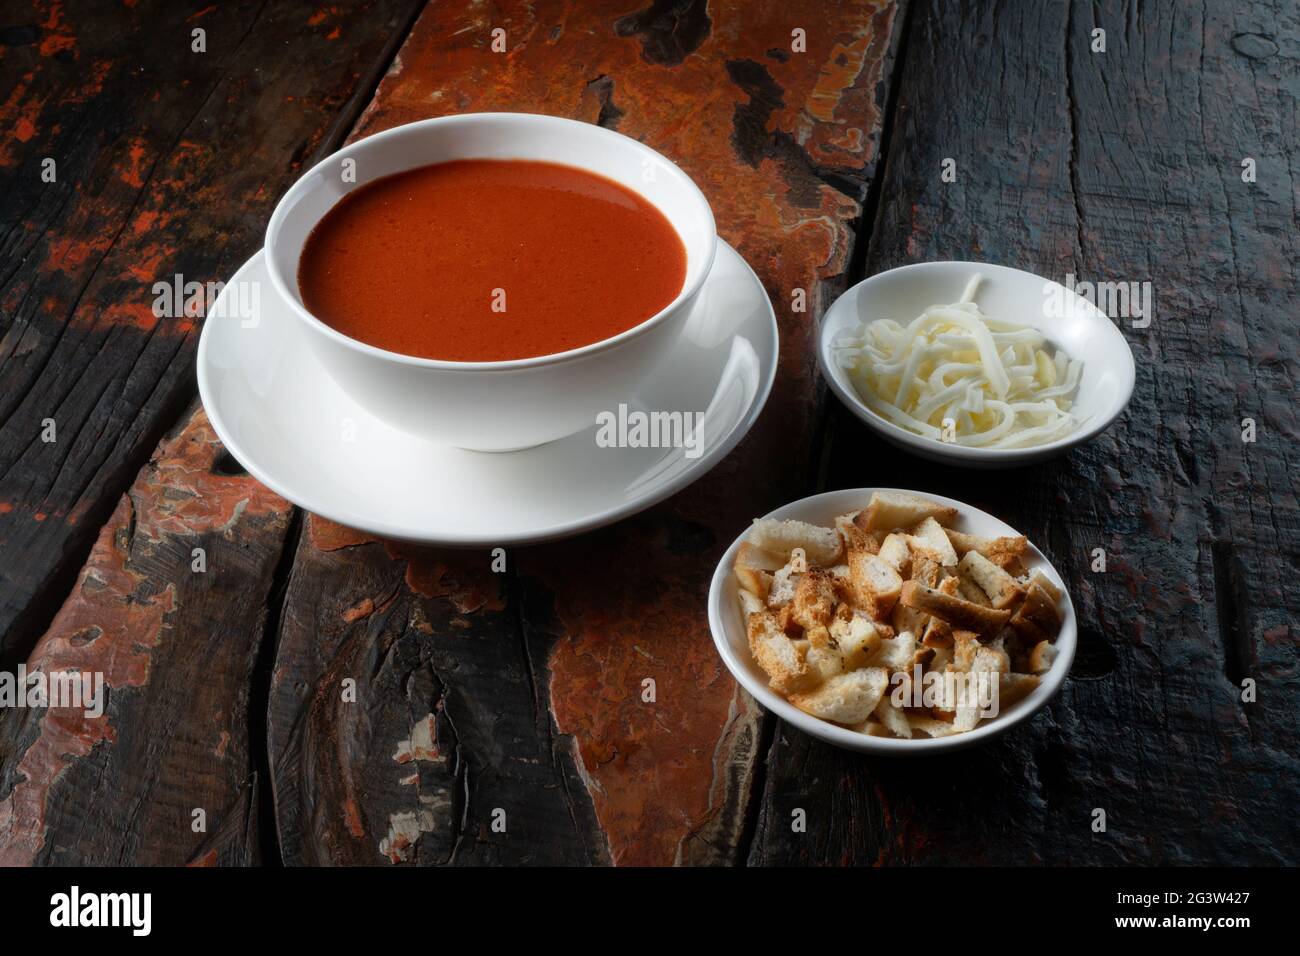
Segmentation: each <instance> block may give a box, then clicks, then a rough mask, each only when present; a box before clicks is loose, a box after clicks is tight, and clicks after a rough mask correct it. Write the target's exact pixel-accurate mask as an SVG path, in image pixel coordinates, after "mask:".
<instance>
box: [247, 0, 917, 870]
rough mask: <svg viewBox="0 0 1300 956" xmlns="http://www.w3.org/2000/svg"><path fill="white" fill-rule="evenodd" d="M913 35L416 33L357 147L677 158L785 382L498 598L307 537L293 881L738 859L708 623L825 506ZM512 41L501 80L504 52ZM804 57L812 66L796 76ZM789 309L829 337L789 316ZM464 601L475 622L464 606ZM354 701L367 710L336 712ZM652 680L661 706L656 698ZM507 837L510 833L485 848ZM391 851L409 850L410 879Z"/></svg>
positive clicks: (278, 770)
mask: <svg viewBox="0 0 1300 956" xmlns="http://www.w3.org/2000/svg"><path fill="white" fill-rule="evenodd" d="M899 22H900V18H899V16H898V8H897V7H896V6H895V5H893V4H887V3H868V2H854V3H841V4H823V3H818V4H781V5H776V4H772V5H754V4H744V3H740V2H722V3H712V4H707V5H706V4H705V3H703V2H698V0H684V2H676V3H674V2H659V0H655V2H653V3H647V5H646V6H645V7H644V8H642V9H636V8H635V6H634V5H629V4H628V3H627V2H613V0H611V2H606V3H583V4H565V5H560V6H555V7H550V8H535V7H533V6H531V5H527V4H523V3H506V4H500V5H496V6H493V7H485V6H480V5H473V4H468V3H448V4H436V5H431V6H430V7H429V8H428V10H427V11H426V12H425V13H424V14H423V16H422V18H421V20H420V22H419V23H418V24H417V26H416V28H415V30H414V31H413V32H412V35H411V37H410V40H409V41H408V43H407V44H406V46H405V47H404V48H403V50H402V51H401V54H400V56H399V58H398V61H397V63H396V64H395V66H394V69H393V71H392V73H391V74H390V75H389V76H388V77H387V78H386V79H385V80H384V82H383V84H382V85H381V87H380V90H379V92H378V95H377V96H376V99H375V102H374V104H373V105H372V107H371V108H370V110H369V111H368V112H367V114H366V116H365V119H364V121H363V123H362V124H361V128H360V130H359V132H362V133H364V132H371V131H375V130H378V129H381V128H385V127H389V126H392V125H395V124H398V123H402V122H407V121H410V120H416V119H423V118H425V117H429V116H436V115H440V114H443V113H449V112H465V111H474V110H492V109H506V110H524V111H527V110H535V111H539V112H546V113H552V114H559V115H565V116H573V117H577V118H581V119H585V120H587V121H590V122H598V123H602V124H604V125H607V126H611V127H614V128H617V129H618V130H619V131H620V132H622V133H625V134H627V135H629V136H633V137H636V138H638V139H641V140H643V141H644V142H646V143H647V144H649V145H651V146H653V147H655V148H657V149H660V150H662V151H664V152H665V153H666V154H667V155H668V156H670V157H671V158H673V159H674V160H675V161H677V162H679V163H680V164H681V165H682V166H683V168H685V169H686V171H687V172H688V173H689V174H690V175H691V176H692V177H693V178H694V179H695V180H696V182H698V183H699V184H700V186H701V188H702V189H703V190H704V191H705V193H706V194H707V195H708V197H709V199H710V201H711V202H712V204H713V207H714V211H715V214H716V216H717V219H718V223H719V228H720V231H721V233H722V235H723V237H724V238H726V239H728V240H729V241H730V242H732V243H733V244H735V245H736V246H737V247H738V248H739V249H740V251H741V253H742V254H743V255H744V256H745V257H746V259H747V260H748V261H749V262H750V263H751V264H752V265H753V266H754V268H755V269H756V270H757V272H758V273H759V275H760V276H761V277H762V279H763V281H764V283H765V285H766V286H767V289H768V291H769V293H770V294H771V296H772V298H773V301H774V303H775V304H776V306H777V312H778V315H779V318H780V324H781V335H782V357H781V370H780V376H779V381H778V384H777V387H776V389H775V391H774V394H773V396H772V399H771V401H770V402H769V405H768V410H767V412H766V413H765V415H764V417H763V420H762V421H761V422H760V423H759V425H758V427H757V428H756V430H755V433H754V434H753V435H752V436H751V437H750V438H749V439H747V440H746V441H745V442H744V443H743V444H742V446H741V447H740V448H739V449H738V450H737V451H736V452H735V453H734V454H733V455H732V456H731V457H730V458H729V459H728V461H726V462H725V463H723V464H721V465H719V466H718V468H717V469H716V470H715V471H714V472H713V474H711V475H710V476H708V477H707V478H705V479H704V480H702V481H701V482H699V483H698V484H696V485H694V486H693V487H692V488H691V489H689V490H688V491H686V492H684V493H683V494H680V495H678V496H677V497H675V498H674V499H673V500H671V501H670V502H667V503H665V504H664V505H661V506H659V507H656V508H654V509H652V510H651V511H649V512H647V513H646V514H644V515H642V516H639V517H637V518H635V519H632V520H630V521H626V522H622V523H620V524H619V525H618V526H617V527H614V528H610V529H606V530H605V531H602V532H599V533H596V534H591V535H586V536H583V537H582V538H581V539H580V540H577V541H573V542H569V543H563V544H559V545H556V546H552V547H544V548H533V549H520V550H518V551H513V550H512V551H511V552H510V553H509V554H508V556H507V568H508V570H507V572H506V574H505V575H494V574H493V573H492V572H491V569H490V557H489V555H487V554H486V553H482V552H479V553H471V554H470V555H453V554H448V553H445V552H440V551H436V550H427V549H404V548H397V547H395V546H392V545H386V544H384V543H382V542H373V541H369V540H368V539H366V538H365V537H364V536H361V537H359V538H357V539H355V540H353V543H351V544H349V543H348V541H349V539H347V538H346V537H345V538H343V539H341V540H340V539H339V538H337V537H334V536H331V535H328V534H326V535H324V536H323V537H322V536H321V535H320V533H319V523H318V522H316V521H314V520H313V521H312V522H310V528H311V529H316V533H313V534H308V535H305V536H304V537H303V540H302V543H301V545H300V547H299V550H298V555H297V559H296V561H295V565H294V573H293V576H292V579H291V582H290V587H289V591H288V594H287V595H286V604H285V614H284V622H283V633H282V637H281V644H280V648H279V652H278V654H277V662H276V680H275V683H274V686H273V689H272V698H271V726H270V734H271V746H272V753H273V759H274V773H275V781H276V794H277V801H276V810H277V815H278V819H279V822H280V828H281V836H282V839H283V841H284V846H285V856H286V859H290V860H294V861H299V860H300V861H304V862H307V861H309V862H347V863H351V862H372V863H373V862H382V861H383V860H385V859H390V860H394V861H395V862H405V861H410V862H419V863H427V862H441V861H450V862H456V863H462V862H467V863H468V862H494V861H528V862H551V863H556V862H572V861H575V860H591V859H598V860H606V859H607V860H609V861H611V862H614V863H621V864H635V863H673V862H689V863H717V862H733V861H735V860H736V859H737V858H738V857H739V856H741V855H742V851H741V850H740V844H741V842H742V840H743V832H744V830H745V825H746V820H747V813H748V811H749V809H750V807H749V796H750V791H751V789H752V781H753V779H754V771H755V767H756V764H757V761H758V754H759V751H760V749H761V747H760V741H761V724H760V715H759V713H758V711H757V709H756V708H755V706H754V704H753V702H752V701H751V700H750V699H749V698H748V697H747V696H746V695H745V694H743V693H742V692H740V691H739V690H738V689H737V687H736V686H735V684H734V683H733V682H732V680H731V679H730V677H729V675H728V674H727V673H726V671H725V669H724V668H723V666H722V664H721V662H720V661H719V660H718V658H717V655H716V653H715V652H714V650H713V647H712V642H711V640H710V637H709V633H708V625H707V621H706V618H705V612H704V596H705V593H706V589H707V583H708V577H709V573H710V571H711V570H712V568H713V566H714V564H715V562H716V560H717V558H718V555H719V554H720V553H721V550H722V548H723V547H724V546H725V544H726V543H727V541H729V540H730V538H731V537H732V536H733V535H734V533H735V532H736V529H738V528H739V527H742V526H743V525H744V523H745V522H747V521H748V519H749V517H750V516H751V515H753V514H756V513H762V512H765V511H767V510H769V509H771V508H772V507H775V506H776V505H777V504H780V503H781V502H782V501H784V500H786V499H788V498H790V497H793V496H795V495H796V494H798V493H799V492H800V491H801V489H802V487H803V486H804V483H805V481H806V474H805V469H804V467H803V462H804V461H806V460H807V458H808V451H809V448H810V445H811V429H812V424H813V413H814V407H815V393H816V390H815V386H814V382H815V378H814V373H813V361H812V357H811V352H810V348H809V342H810V336H811V332H812V329H813V321H814V318H815V317H816V316H817V315H818V314H819V313H820V310H821V308H822V306H823V304H824V303H825V302H826V301H828V297H829V296H830V295H832V294H833V293H834V292H835V291H836V290H837V289H838V288H840V287H841V285H842V276H843V274H844V272H845V270H846V268H847V264H848V257H849V251H850V247H851V244H852V238H853V234H854V225H855V220H856V218H857V217H858V216H859V215H860V212H861V209H862V199H863V195H864V192H865V184H866V182H867V181H868V180H869V179H870V176H871V174H872V171H873V170H874V168H875V157H876V149H877V144H878V140H879V126H880V121H881V112H882V110H881V106H882V104H883V97H884V92H885V88H886V87H887V80H888V78H889V76H890V64H891V59H892V55H893V52H894V41H895V38H896V31H897V26H898V24H899ZM496 28H500V29H503V30H504V31H505V41H506V45H507V49H506V52H504V53H494V52H492V50H491V48H490V44H491V41H492V35H491V31H492V30H493V29H496ZM796 28H800V29H803V30H805V31H806V32H807V52H804V53H795V52H792V51H791V41H792V31H793V30H795V29H796ZM796 288H800V289H803V290H804V291H805V293H806V296H807V300H808V304H807V311H802V312H795V311H793V310H792V301H793V294H794V289H796ZM322 541H323V542H324V543H322ZM447 581H454V582H456V583H454V584H449V583H446V582H447ZM440 582H442V583H440ZM466 587H468V588H469V591H470V593H472V594H474V595H476V596H475V597H474V598H473V600H467V599H466V598H465V597H464V596H463V595H462V596H461V597H459V598H458V597H457V594H458V593H460V592H461V590H462V589H464V588H466ZM344 676H350V677H352V678H354V679H355V680H356V681H357V686H358V698H357V700H358V703H356V704H351V703H347V702H345V701H343V700H342V698H341V695H340V681H341V680H342V679H343V678H344ZM647 677H650V678H653V679H654V680H655V681H656V685H657V696H656V701H655V702H654V703H653V704H648V703H644V702H642V699H641V689H642V685H641V682H642V680H643V679H645V678H647ZM430 715H432V718H430ZM430 719H431V722H430ZM421 727H424V728H426V730H429V731H431V733H428V734H426V736H427V737H429V738H430V739H431V743H432V747H426V748H425V752H426V753H427V754H428V755H429V756H427V757H417V758H416V759H415V760H413V761H411V762H410V763H411V764H413V765H408V764H407V763H406V762H404V761H402V760H401V759H398V758H400V757H404V756H405V755H406V754H407V753H408V752H409V746H408V745H404V744H403V742H404V741H410V740H412V739H414V738H413V737H412V734H413V733H414V732H416V731H419V730H420V729H421ZM497 808H500V809H503V810H505V812H506V820H507V829H506V832H504V833H498V832H495V831H493V830H492V829H491V827H490V821H491V817H492V813H493V811H494V810H495V809H497ZM511 821H519V824H518V827H515V825H514V824H513V823H512V822H511ZM397 831H400V833H405V834H406V837H405V844H409V845H403V846H402V847H401V852H399V853H394V852H393V850H394V848H395V846H397V845H398V844H399V843H401V842H403V841H401V840H398V841H397V842H395V841H394V835H395V832H397ZM400 833H398V835H399V836H400Z"/></svg>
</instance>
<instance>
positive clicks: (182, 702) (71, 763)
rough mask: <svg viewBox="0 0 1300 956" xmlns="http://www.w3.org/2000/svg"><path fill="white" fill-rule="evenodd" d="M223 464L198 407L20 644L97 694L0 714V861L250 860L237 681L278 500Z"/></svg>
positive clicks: (254, 815) (274, 552)
mask: <svg viewBox="0 0 1300 956" xmlns="http://www.w3.org/2000/svg"><path fill="white" fill-rule="evenodd" d="M227 460H228V456H226V455H225V452H224V450H223V449H222V447H221V444H220V442H218V440H217V438H216V435H215V434H214V433H213V431H212V429H211V427H210V426H209V425H208V424H207V419H206V418H205V417H204V416H203V414H202V413H201V412H200V413H199V414H198V415H197V416H195V417H194V418H193V419H192V420H191V421H190V422H189V423H188V424H187V425H186V427H185V428H184V429H181V430H179V431H178V432H177V433H176V434H175V435H173V436H171V437H170V438H169V439H168V440H166V441H164V442H163V444H162V445H161V446H160V447H159V449H158V452H157V455H156V457H155V458H154V460H153V461H151V462H150V464H149V465H148V466H147V467H146V468H145V469H144V470H143V471H142V472H141V473H140V476H139V477H138V478H137V479H136V482H135V484H134V485H133V486H132V488H131V490H130V492H129V493H128V494H127V495H125V496H124V497H123V498H122V499H121V501H120V502H119V503H118V506H117V509H116V510H115V511H114V513H113V516H112V518H111V519H110V520H109V522H108V523H107V524H106V525H105V526H104V528H103V530H102V531H101V532H100V535H99V538H98V540H97V541H96V543H95V547H94V550H93V552H92V553H91V556H90V560H89V561H88V562H87V563H86V566H85V567H84V568H83V569H82V571H81V575H80V577H79V579H78V581H77V584H76V587H75V588H74V589H73V592H72V594H71V595H69V597H68V599H67V601H66V602H65V603H64V605H63V607H62V608H61V609H60V611H59V613H58V615H57V616H56V617H55V619H54V622H53V623H52V624H51V625H50V628H49V630H47V631H46V632H45V635H44V636H43V637H42V638H41V641H40V643H39V644H38V645H37V647H36V649H35V650H34V651H33V652H32V655H31V658H30V659H29V660H28V661H27V667H28V669H29V670H32V671H34V670H37V669H39V670H41V671H42V672H44V673H45V674H47V675H53V674H57V673H61V672H72V673H82V674H86V675H99V677H100V678H102V681H103V684H104V685H105V687H106V690H105V694H106V698H107V700H106V706H105V707H104V709H103V712H102V714H97V713H94V708H92V709H91V712H90V713H88V712H87V709H86V708H84V707H82V708H77V707H57V708H56V707H51V708H49V709H48V710H46V709H31V708H23V709H16V710H15V709H6V710H5V711H4V712H3V714H0V865H29V864H39V865H45V864H85V865H93V866H101V865H116V864H127V865H142V866H154V865H179V864H184V863H191V864H200V865H211V864H218V863H220V864H230V865H239V864H242V865H247V864H250V863H256V862H258V861H259V860H260V859H261V846H260V842H259V838H258V804H259V790H260V789H262V788H259V786H258V774H257V768H258V762H259V755H256V754H255V753H254V752H253V749H254V748H255V747H257V746H259V744H258V741H257V740H256V738H255V737H254V736H253V733H252V732H251V730H250V728H253V727H260V726H262V724H263V718H262V717H261V716H259V715H258V714H257V713H255V712H254V708H256V707H258V706H260V701H259V700H257V699H256V698H255V697H254V695H253V693H252V691H253V687H254V676H255V672H256V668H257V662H258V651H259V647H260V645H261V641H262V635H263V634H264V633H265V632H266V620H267V608H268V604H269V601H270V597H271V591H272V586H273V580H274V574H273V572H274V570H275V567H276V563H277V561H278V559H279V556H280V553H281V550H282V548H283V546H284V541H285V534H286V530H287V528H288V525H289V520H290V509H289V506H288V503H287V502H285V501H284V500H283V499H281V498H278V497H276V496H275V495H273V494H272V493H271V492H269V491H268V490H266V489H265V488H263V487H262V486H261V485H260V484H258V483H257V482H256V481H254V480H253V479H251V478H249V477H247V476H246V475H242V474H235V475H231V474H227V473H225V472H227V471H228V468H227V467H226V465H225V462H226V461H227ZM196 549H201V552H196ZM196 560H199V561H201V563H200V564H196V563H195V562H196ZM92 679H97V678H92ZM196 811H201V812H202V817H201V818H200V817H197V816H196Z"/></svg>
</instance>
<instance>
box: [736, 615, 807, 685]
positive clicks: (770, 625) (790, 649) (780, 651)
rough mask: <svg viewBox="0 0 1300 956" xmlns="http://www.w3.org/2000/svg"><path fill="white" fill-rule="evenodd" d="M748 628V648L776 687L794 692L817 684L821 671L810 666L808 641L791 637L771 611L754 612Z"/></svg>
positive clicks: (770, 683)
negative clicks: (794, 639) (782, 628)
mask: <svg viewBox="0 0 1300 956" xmlns="http://www.w3.org/2000/svg"><path fill="white" fill-rule="evenodd" d="M748 631H749V652H750V653H751V654H753V655H754V660H755V661H757V662H758V666H759V667H761V668H762V669H763V672H764V673H765V674H767V677H768V684H769V685H770V686H771V687H772V689H773V690H775V691H777V692H778V693H781V694H791V693H795V692H797V691H801V690H807V689H809V688H811V687H813V686H815V685H816V684H817V682H818V680H819V677H818V675H817V674H816V673H815V672H814V671H812V670H811V669H810V668H809V667H808V660H807V658H808V650H809V645H808V642H807V641H792V640H790V638H789V637H787V636H786V634H785V632H784V631H783V630H781V627H780V625H779V624H778V623H777V620H776V617H775V616H773V615H772V614H771V613H770V612H768V611H760V612H759V613H757V614H751V615H750V616H749V627H748Z"/></svg>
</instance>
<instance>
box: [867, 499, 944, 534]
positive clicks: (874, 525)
mask: <svg viewBox="0 0 1300 956" xmlns="http://www.w3.org/2000/svg"><path fill="white" fill-rule="evenodd" d="M865 515H866V529H867V530H868V531H894V530H896V529H898V528H911V527H914V526H916V525H918V524H920V523H921V522H922V521H924V520H925V519H926V518H935V519H937V520H938V521H939V523H940V524H947V523H949V522H950V521H952V520H953V519H954V518H956V517H957V509H956V508H952V507H949V506H948V505H941V504H939V503H938V502H937V501H931V500H930V499H928V498H922V497H920V496H919V495H909V494H907V493H906V492H902V491H877V492H873V493H872V495H871V501H870V502H869V503H868V504H867V510H866V512H865Z"/></svg>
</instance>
